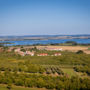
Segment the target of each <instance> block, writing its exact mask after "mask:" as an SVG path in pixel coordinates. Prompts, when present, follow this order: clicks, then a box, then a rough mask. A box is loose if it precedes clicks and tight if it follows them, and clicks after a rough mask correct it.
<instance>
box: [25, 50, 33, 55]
mask: <svg viewBox="0 0 90 90" xmlns="http://www.w3.org/2000/svg"><path fill="white" fill-rule="evenodd" d="M26 55H31V56H34V52H30V51H26Z"/></svg>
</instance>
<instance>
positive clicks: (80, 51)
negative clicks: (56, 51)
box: [76, 50, 84, 54]
mask: <svg viewBox="0 0 90 90" xmlns="http://www.w3.org/2000/svg"><path fill="white" fill-rule="evenodd" d="M76 53H77V54H82V53H84V52H83V51H82V50H78V51H77V52H76Z"/></svg>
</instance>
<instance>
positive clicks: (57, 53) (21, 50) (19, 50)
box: [7, 47, 62, 56]
mask: <svg viewBox="0 0 90 90" xmlns="http://www.w3.org/2000/svg"><path fill="white" fill-rule="evenodd" d="M7 51H8V52H12V51H14V52H15V53H16V54H19V55H21V56H26V55H30V56H61V53H60V51H62V48H48V47H44V48H36V47H31V48H23V47H17V48H16V47H10V48H8V50H7ZM38 51H41V52H38ZM42 51H43V52H42ZM44 51H47V52H44ZM52 51H55V52H54V53H52V54H49V53H48V52H52ZM37 52H38V53H37Z"/></svg>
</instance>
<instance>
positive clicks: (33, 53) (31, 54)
mask: <svg viewBox="0 0 90 90" xmlns="http://www.w3.org/2000/svg"><path fill="white" fill-rule="evenodd" d="M14 52H15V53H18V54H19V55H21V56H25V55H30V56H34V55H35V52H34V51H32V52H31V51H27V50H26V51H25V52H24V51H21V49H20V48H17V49H15V50H14ZM36 55H37V56H60V55H61V53H54V54H52V55H49V54H48V53H39V54H36Z"/></svg>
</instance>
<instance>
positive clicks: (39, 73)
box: [0, 48, 90, 90]
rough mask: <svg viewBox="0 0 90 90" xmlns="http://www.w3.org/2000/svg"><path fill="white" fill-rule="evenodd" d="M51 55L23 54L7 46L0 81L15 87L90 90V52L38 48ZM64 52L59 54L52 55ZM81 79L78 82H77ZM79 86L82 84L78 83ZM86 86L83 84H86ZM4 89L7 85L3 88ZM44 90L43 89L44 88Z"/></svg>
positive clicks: (1, 55) (0, 56)
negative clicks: (8, 48)
mask: <svg viewBox="0 0 90 90" xmlns="http://www.w3.org/2000/svg"><path fill="white" fill-rule="evenodd" d="M35 52H36V54H37V53H48V54H49V56H37V55H35V56H30V55H25V56H21V55H19V54H17V53H15V52H14V51H13V50H12V51H10V52H8V50H7V48H4V50H3V51H2V52H0V84H4V85H6V86H8V85H10V88H12V90H18V87H14V86H19V87H24V88H22V89H21V90H24V89H25V90H28V88H29V90H34V88H35V90H40V88H46V89H45V90H47V89H51V90H54V89H55V90H63V89H64V90H68V89H69V90H72V89H73V88H75V90H77V89H82V90H85V89H86V90H89V89H90V87H89V83H90V82H89V81H90V55H89V54H85V53H83V52H81V53H77V52H72V51H47V50H35ZM54 53H61V55H60V56H50V54H51V55H52V54H54ZM77 82H78V83H77ZM78 85H79V86H78ZM83 85H84V87H83ZM0 88H1V89H2V90H5V89H6V87H0ZM41 90H44V89H41Z"/></svg>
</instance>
